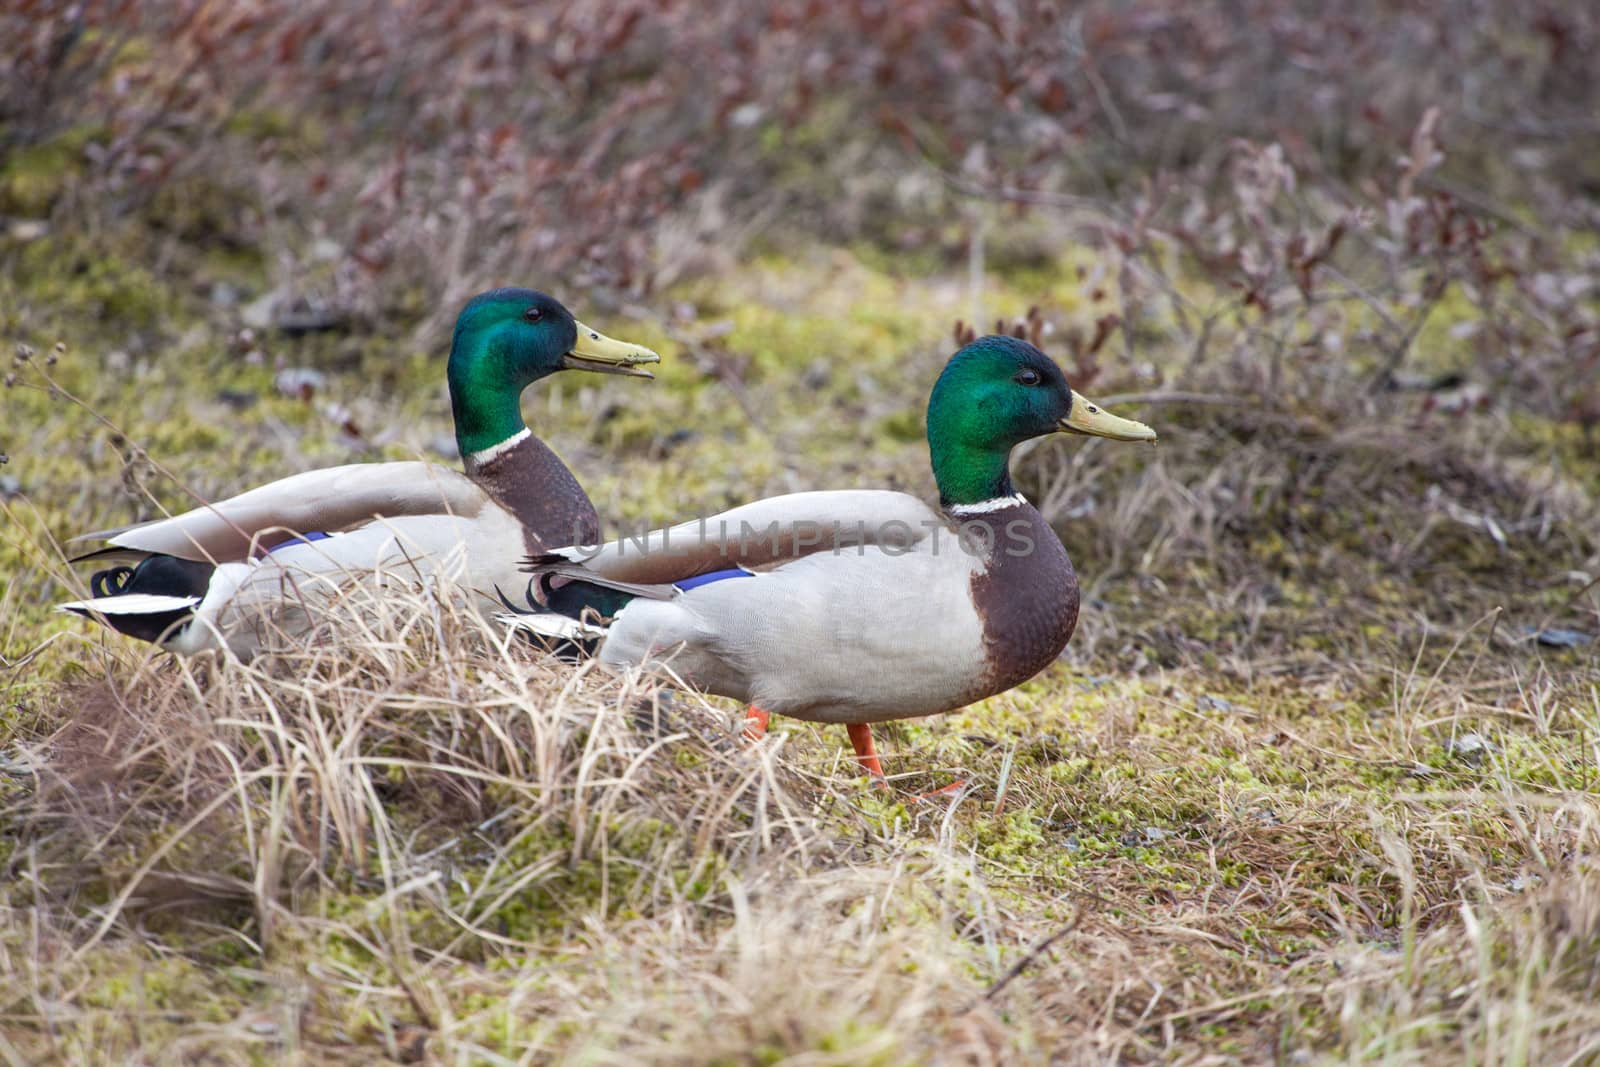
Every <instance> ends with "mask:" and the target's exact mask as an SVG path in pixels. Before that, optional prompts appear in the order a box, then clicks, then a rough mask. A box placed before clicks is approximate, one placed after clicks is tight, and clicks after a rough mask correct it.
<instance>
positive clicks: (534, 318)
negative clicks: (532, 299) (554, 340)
mask: <svg viewBox="0 0 1600 1067" xmlns="http://www.w3.org/2000/svg"><path fill="white" fill-rule="evenodd" d="M522 317H523V318H525V319H527V320H528V321H529V322H538V321H539V320H540V319H542V318H544V308H537V307H532V308H529V309H528V310H527V311H524V312H523V313H522Z"/></svg>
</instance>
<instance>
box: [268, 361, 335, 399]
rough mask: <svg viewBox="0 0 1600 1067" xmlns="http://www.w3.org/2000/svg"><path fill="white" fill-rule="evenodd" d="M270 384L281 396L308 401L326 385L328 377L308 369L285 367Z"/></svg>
mask: <svg viewBox="0 0 1600 1067" xmlns="http://www.w3.org/2000/svg"><path fill="white" fill-rule="evenodd" d="M272 384H273V386H274V387H275V388H276V389H277V390H278V393H279V394H280V395H282V396H292V397H298V398H299V399H301V400H310V399H311V398H312V397H313V396H316V395H317V393H318V392H319V391H320V390H321V389H322V388H323V386H325V385H327V384H328V376H327V375H326V374H323V373H322V372H321V371H319V370H313V369H312V368H310V367H285V368H284V369H283V370H281V371H279V372H278V376H277V377H276V378H274V379H273V380H272Z"/></svg>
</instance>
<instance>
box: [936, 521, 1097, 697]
mask: <svg viewBox="0 0 1600 1067" xmlns="http://www.w3.org/2000/svg"><path fill="white" fill-rule="evenodd" d="M978 527H983V528H987V531H988V535H989V536H988V537H984V535H983V533H982V532H981V531H980V530H978V529H977V528H978ZM963 528H965V529H967V530H968V531H969V532H970V534H972V535H974V536H976V537H979V538H983V540H984V542H985V543H987V544H988V545H990V546H991V547H990V548H989V553H988V554H989V566H988V568H987V569H986V570H985V571H983V572H982V573H979V574H974V575H973V578H972V602H973V605H974V606H975V607H976V608H977V610H978V617H979V618H980V619H981V620H982V622H983V652H984V659H985V662H986V664H987V671H986V675H985V678H984V683H985V685H984V688H985V689H987V690H988V692H990V693H999V692H1002V691H1004V690H1006V689H1010V688H1011V687H1012V686H1014V685H1017V684H1019V683H1021V682H1025V681H1027V680H1028V679H1029V678H1032V677H1033V676H1034V675H1035V674H1038V673H1039V672H1040V671H1042V670H1043V669H1044V668H1045V667H1047V666H1049V664H1050V661H1051V660H1053V659H1055V658H1056V656H1058V655H1060V654H1061V650H1062V649H1063V648H1065V647H1067V641H1068V640H1069V639H1070V638H1071V637H1072V631H1073V629H1074V628H1075V627H1076V626H1077V624H1078V575H1077V573H1076V572H1075V571H1073V569H1072V561H1071V560H1070V559H1068V558H1067V550H1066V549H1065V548H1064V547H1062V544H1061V539H1060V538H1058V537H1057V536H1056V535H1055V531H1054V530H1052V529H1050V525H1049V524H1048V523H1046V522H1045V521H1044V517H1043V516H1041V515H1040V514H1039V512H1038V511H1037V510H1035V509H1034V507H1033V505H1032V504H1026V503H1019V504H1017V505H1015V506H1014V507H1009V508H1006V509H1004V510H1002V511H996V512H993V513H992V514H988V515H984V516H982V517H981V518H977V519H969V520H966V521H965V522H964V523H963Z"/></svg>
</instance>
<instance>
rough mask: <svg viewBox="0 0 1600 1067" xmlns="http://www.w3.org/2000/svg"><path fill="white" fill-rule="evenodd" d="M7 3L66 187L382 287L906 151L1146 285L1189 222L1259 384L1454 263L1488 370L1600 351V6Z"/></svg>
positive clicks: (480, 274) (822, 181) (464, 281)
mask: <svg viewBox="0 0 1600 1067" xmlns="http://www.w3.org/2000/svg"><path fill="white" fill-rule="evenodd" d="M0 35H3V36H4V38H5V39H6V40H7V41H9V42H12V46H11V47H8V48H7V49H6V50H5V53H4V54H3V55H0V87H3V90H4V94H5V96H4V100H3V101H0V152H3V153H4V155H5V160H4V164H3V165H4V166H7V167H11V166H13V165H14V163H15V161H16V160H17V159H18V158H19V157H20V156H22V155H25V154H26V153H28V152H30V151H36V150H37V149H38V148H39V146H44V145H52V144H61V143H68V144H70V145H72V146H73V149H74V151H81V153H82V157H83V158H82V160H81V162H82V164H83V165H84V168H85V169H84V171H83V173H84V175H85V177H84V178H83V180H82V184H81V185H79V186H76V187H69V188H68V189H67V190H66V191H61V190H57V189H55V188H54V187H52V190H51V191H52V194H53V195H54V199H53V200H52V201H49V202H48V203H46V205H45V206H47V207H52V208H53V209H54V210H55V211H57V212H63V211H65V212H71V213H78V214H82V213H93V214H97V215H104V216H107V217H113V218H114V217H116V216H119V215H125V214H127V213H130V212H135V211H144V212H154V213H155V214H156V215H157V216H159V215H160V214H161V213H163V212H165V213H167V214H169V215H171V216H172V218H171V219H169V220H168V223H167V224H168V225H169V226H170V227H171V228H173V229H176V230H178V231H180V232H181V233H183V234H184V235H185V236H186V237H189V238H193V239H198V240H218V241H223V242H230V243H235V244H239V245H243V246H259V245H261V244H262V243H263V241H262V234H263V232H265V231H267V230H268V229H271V228H277V229H278V230H280V231H281V230H284V229H285V228H287V229H288V230H289V231H290V236H291V239H289V240H280V241H277V242H276V244H278V245H279V246H282V247H287V248H289V249H291V254H292V255H301V256H303V255H306V254H307V253H305V252H304V251H303V249H304V248H307V247H310V246H311V245H312V244H313V243H315V244H318V245H319V246H320V248H321V258H322V259H323V260H327V259H329V258H333V259H335V260H336V268H337V277H338V278H339V280H340V285H341V286H342V290H343V293H344V295H343V299H345V300H347V301H349V302H351V303H353V304H355V305H362V304H365V305H366V306H367V308H368V309H369V310H372V309H376V308H378V307H393V306H397V305H399V306H410V307H414V308H427V307H432V306H437V305H438V304H440V303H448V302H450V301H451V300H453V299H456V298H458V297H459V296H461V295H462V294H463V293H464V292H465V291H466V290H469V289H471V288H473V287H474V286H476V285H478V284H481V283H482V282H484V281H485V280H489V279H501V280H503V279H506V278H535V279H536V278H549V277H552V276H559V277H560V278H561V282H562V284H561V286H560V288H563V289H572V288H582V289H588V290H594V289H601V290H611V291H616V292H621V293H632V294H639V293H645V292H648V291H649V290H650V289H651V288H652V286H653V285H654V284H655V283H656V281H657V280H658V277H660V274H659V271H660V259H661V255H660V247H659V244H660V235H661V232H662V227H661V225H660V223H661V222H662V220H663V219H664V218H666V217H667V216H668V215H669V214H670V213H672V212H674V211H676V210H678V209H680V208H682V207H683V206H684V205H685V204H687V203H691V202H693V203H696V204H698V205H699V209H700V211H701V213H702V214H707V212H708V211H709V216H708V217H709V221H707V222H705V223H704V224H703V225H700V226H699V227H698V229H696V230H695V233H696V235H697V239H698V240H699V241H700V242H701V243H702V244H705V243H712V244H714V243H715V242H716V240H718V238H719V236H720V234H721V233H722V232H725V231H727V230H728V229H729V228H730V227H731V226H733V224H736V223H739V222H741V221H744V220H748V219H751V218H755V217H758V216H760V217H772V216H774V215H776V216H779V217H782V218H784V219H786V220H788V221H789V223H790V224H799V223H800V221H801V220H805V221H804V224H805V225H809V226H812V227H814V228H817V229H820V230H822V231H824V232H828V233H830V235H835V236H837V235H839V234H840V232H841V231H844V232H845V233H846V234H848V232H849V231H851V230H860V229H863V228H866V229H871V230H873V233H872V234H871V236H877V237H883V236H889V237H891V241H890V242H889V243H891V244H893V243H894V240H893V238H895V235H894V234H893V233H892V232H886V231H892V230H893V225H892V220H893V219H894V218H898V217H899V216H900V215H904V214H906V213H908V212H909V211H910V210H911V209H910V208H907V206H906V205H905V204H904V203H903V202H893V192H892V191H893V188H894V182H895V180H896V178H897V177H899V176H901V175H903V174H904V173H905V171H906V168H907V165H908V164H911V165H914V166H916V167H918V168H921V170H922V172H923V173H924V174H925V175H926V176H928V177H930V178H931V179H932V185H933V187H934V192H933V193H932V194H931V195H930V196H925V197H923V198H922V200H920V201H919V202H918V206H917V208H916V210H920V211H922V212H923V213H924V214H931V215H934V216H937V215H938V214H939V213H941V212H943V211H947V210H950V208H951V206H952V205H953V204H954V203H956V202H957V201H959V200H960V199H962V198H972V197H977V198H980V199H983V200H992V201H998V202H1002V203H1009V204H1012V205H1015V207H1016V209H1017V210H1019V211H1024V210H1035V211H1037V210H1056V209H1061V210H1064V211H1067V212H1076V213H1078V214H1080V215H1082V216H1083V217H1084V219H1085V222H1086V224H1085V225H1084V226H1083V227H1082V229H1081V230H1080V232H1081V233H1082V234H1083V237H1084V239H1085V240H1091V241H1094V242H1097V243H1099V244H1101V245H1102V246H1104V247H1107V248H1111V249H1114V250H1115V253H1116V254H1117V255H1118V256H1120V257H1121V262H1122V272H1123V276H1124V277H1123V281H1124V283H1129V282H1132V281H1136V280H1137V279H1138V278H1140V277H1142V278H1144V279H1145V281H1146V282H1147V283H1149V288H1150V289H1151V291H1152V292H1153V293H1159V291H1160V290H1161V289H1162V288H1163V286H1166V287H1167V288H1170V282H1167V281H1164V279H1166V278H1167V277H1168V275H1171V274H1173V273H1174V269H1173V268H1174V263H1173V261H1172V260H1171V259H1170V257H1169V251H1170V250H1171V249H1173V248H1177V249H1180V250H1181V251H1182V254H1183V260H1182V263H1181V266H1182V267H1183V268H1184V270H1185V272H1186V274H1187V276H1189V277H1195V276H1199V277H1203V278H1209V279H1211V280H1213V281H1214V282H1215V283H1216V284H1217V285H1218V286H1219V287H1221V288H1223V289H1225V290H1227V291H1231V292H1232V293H1234V294H1235V296H1236V298H1237V304H1236V305H1235V306H1234V307H1233V308H1232V309H1231V310H1233V311H1237V312H1238V313H1239V314H1240V315H1241V316H1244V318H1245V320H1246V321H1247V322H1248V323H1249V324H1250V329H1251V330H1254V331H1257V332H1258V333H1259V331H1261V330H1265V331H1266V332H1267V334H1268V335H1269V336H1268V339H1267V340H1266V342H1264V344H1263V346H1262V347H1261V351H1260V352H1258V353H1257V354H1258V355H1259V354H1261V352H1269V351H1270V355H1271V358H1270V359H1268V360H1265V361H1262V360H1258V361H1257V363H1258V364H1259V365H1260V366H1266V367H1269V370H1268V371H1267V372H1266V376H1267V378H1269V379H1270V381H1268V382H1264V383H1263V384H1264V385H1270V384H1271V382H1272V381H1276V380H1277V378H1278V376H1279V363H1280V362H1281V360H1282V359H1283V358H1285V357H1284V352H1285V351H1289V350H1292V349H1293V348H1294V347H1295V346H1302V347H1303V346H1304V345H1305V344H1306V343H1307V342H1306V334H1307V332H1308V330H1309V332H1312V333H1315V332H1316V331H1315V326H1314V324H1313V325H1312V326H1311V327H1305V326H1304V321H1303V320H1304V317H1305V313H1306V312H1307V310H1308V309H1310V308H1312V307H1313V306H1315V305H1316V304H1317V303H1318V302H1319V301H1322V300H1333V301H1339V300H1349V299H1355V300H1360V301H1363V302H1365V303H1366V304H1367V305H1368V306H1369V307H1370V308H1371V309H1372V311H1373V313H1374V314H1375V315H1377V316H1378V318H1379V319H1380V320H1381V321H1382V326H1381V327H1380V328H1378V329H1377V331H1376V335H1375V336H1374V337H1373V338H1372V340H1373V341H1374V342H1375V347H1376V349H1377V350H1378V351H1379V352H1381V353H1382V354H1383V355H1382V357H1381V359H1380V362H1379V366H1378V367H1377V368H1376V369H1375V375H1374V379H1373V380H1374V382H1376V383H1379V384H1382V383H1384V382H1387V381H1389V380H1390V379H1391V378H1392V376H1393V375H1394V373H1395V371H1396V370H1398V369H1399V367H1400V364H1401V362H1402V360H1403V359H1404V356H1405V354H1406V352H1407V349H1408V348H1409V346H1410V343H1411V341H1412V340H1413V339H1414V337H1415V335H1416V332H1417V330H1418V329H1420V327H1421V324H1422V323H1423V322H1424V321H1425V320H1426V316H1427V312H1428V310H1429V309H1431V308H1432V307H1433V306H1434V304H1436V303H1437V302H1438V301H1439V300H1440V299H1441V298H1442V297H1443V296H1444V295H1445V293H1446V291H1447V289H1448V288H1449V287H1450V286H1451V285H1452V284H1459V285H1462V286H1464V287H1466V290H1465V292H1466V295H1467V297H1468V300H1469V302H1470V303H1471V304H1472V305H1473V306H1474V307H1477V308H1480V309H1491V310H1493V311H1494V312H1495V313H1494V314H1485V315H1484V316H1483V318H1484V323H1485V325H1483V327H1482V328H1476V327H1475V328H1474V332H1472V333H1471V338H1472V343H1473V344H1475V345H1477V346H1478V347H1479V348H1480V350H1481V353H1482V356H1483V358H1484V360H1486V361H1487V362H1488V363H1489V364H1490V365H1492V369H1493V376H1494V378H1495V380H1496V382H1497V383H1498V384H1501V385H1508V386H1516V387H1519V388H1526V387H1528V386H1529V385H1530V383H1532V384H1535V385H1536V384H1537V383H1538V382H1539V381H1542V380H1543V378H1544V377H1547V376H1548V375H1547V370H1548V368H1547V367H1546V364H1547V363H1548V361H1550V360H1555V359H1560V360H1563V361H1565V362H1566V363H1567V365H1569V366H1572V367H1578V368H1587V369H1588V370H1589V371H1594V370H1597V369H1600V332H1597V329H1596V325H1595V317H1594V313H1593V309H1592V303H1593V301H1592V299H1591V297H1590V295H1589V290H1588V288H1587V286H1586V285H1585V284H1584V282H1583V280H1582V279H1583V278H1584V277H1585V276H1587V275H1586V272H1588V270H1589V268H1590V267H1591V266H1592V265H1593V264H1592V263H1590V262H1589V261H1588V260H1584V259H1581V258H1578V259H1574V257H1573V255H1572V254H1571V253H1572V248H1571V247H1570V245H1571V242H1570V240H1569V238H1568V236H1567V231H1569V230H1578V231H1582V230H1588V231H1589V232H1591V233H1592V232H1593V231H1594V229H1595V228H1596V227H1597V216H1600V212H1597V211H1596V208H1595V205H1594V193H1595V190H1596V189H1597V188H1600V156H1596V154H1595V153H1593V152H1592V151H1591V150H1590V149H1589V148H1588V147H1587V146H1588V145H1589V144H1591V143H1592V139H1593V135H1594V134H1596V133H1600V76H1597V74H1596V69H1595V65H1594V64H1593V63H1592V62H1588V61H1586V59H1585V57H1586V56H1591V55H1592V54H1593V52H1594V50H1595V48H1596V46H1597V45H1600V9H1597V8H1595V7H1594V6H1593V5H1573V4H1562V3H1558V2H1554V0H1545V2H1540V3H1531V4H1526V5H1507V4H1495V3H1490V2H1486V0H1413V2H1408V3H1394V2H1390V0H1356V2H1354V3H1351V4H1346V5H1337V6H1333V7H1330V6H1327V5H1321V4H1312V3H1299V2H1273V0H1253V2H1240V0H1234V2H1222V0H1210V2H1177V0H1138V2H1133V3H1114V2H1111V0H1101V2H1082V3H1069V4H1056V3H1049V2H1045V0H1009V2H1006V0H965V2H961V3H945V2H940V0H897V2H887V0H846V2H823V0H772V2H768V3H763V4H747V3H742V2H738V0H696V2H690V0H617V2H600V0H587V2H582V0H580V2H577V3H552V2H545V0H535V2H528V3H519V4H510V5H462V4H457V3H454V2H449V0H407V2H398V3H395V2H388V0H252V2H244V3H236V4H208V3H202V2H199V0H165V2H161V0H156V2H149V3H136V2H131V0H128V2H114V0H106V2H86V3H69V2H65V0H21V2H17V0H13V2H12V3H10V4H8V5H6V7H5V8H4V10H3V11H0ZM64 139H66V140H65V141H64ZM1445 145H1448V146H1449V148H1448V151H1444V150H1443V146H1445ZM174 190H176V192H175V191H174ZM74 193H75V195H74ZM163 197H165V199H163ZM884 198H888V201H887V202H890V205H891V206H890V208H889V209H887V210H885V209H883V208H882V205H883V203H884V202H886V201H885V200H884ZM864 202H866V204H867V206H865V207H864V206H863V203H864ZM208 204H209V205H210V206H209V207H207V206H205V205H208ZM707 205H710V207H711V208H714V210H711V209H708V207H707ZM24 206H26V205H24ZM33 206H38V204H37V202H35V203H34V205H33ZM12 207H13V208H16V207H17V205H16V204H13V205H12ZM886 217H887V218H889V219H890V220H891V221H890V222H886V221H885V219H886ZM1529 219H1532V220H1534V221H1533V222H1529V221H1528V220H1529ZM1497 231H1499V234H1497ZM1501 235H1503V236H1501ZM1491 238H1494V239H1493V241H1492V243H1491ZM915 239H916V238H915V235H913V236H912V237H909V238H905V240H915ZM330 248H331V249H333V250H334V251H332V252H331V253H330V252H329V249H330ZM1591 258H1592V255H1591ZM282 269H285V268H282V267H281V266H280V270H282ZM1197 272H1198V273H1197ZM678 273H681V272H676V273H675V272H673V271H668V275H669V276H676V274H678ZM1330 281H1336V282H1337V283H1338V284H1337V285H1336V286H1335V289H1336V290H1337V291H1336V293H1335V294H1334V295H1332V296H1330V295H1329V284H1330ZM1125 288H1126V289H1128V290H1129V291H1132V292H1134V293H1135V295H1137V289H1138V287H1137V286H1136V285H1127V284H1125ZM1170 295H1171V294H1170V293H1169V296H1170ZM1508 296H1511V297H1515V299H1508ZM1172 303H1173V311H1174V314H1175V315H1176V316H1177V317H1178V318H1179V319H1180V321H1185V316H1186V314H1188V313H1189V312H1192V311H1193V309H1192V308H1190V309H1188V311H1186V310H1185V308H1184V306H1183V304H1182V302H1181V301H1178V300H1176V299H1174V300H1173V301H1172ZM1286 307H1288V308H1290V309H1291V310H1290V311H1289V312H1287V313H1286V312H1285V308H1286ZM1396 308H1401V309H1408V310H1409V311H1410V312H1413V313H1412V314H1408V315H1398V314H1396V310H1395V309H1396ZM1508 308H1510V309H1512V310H1510V311H1506V313H1504V314H1501V313H1500V312H1501V311H1505V310H1506V309H1508ZM1128 310H1131V311H1133V312H1134V313H1137V311H1138V308H1137V307H1135V308H1132V309H1125V313H1124V315H1123V318H1124V320H1128V321H1124V323H1123V326H1124V328H1125V329H1133V328H1134V327H1135V326H1136V323H1135V322H1134V321H1132V319H1131V317H1130V316H1129V315H1128V314H1127V313H1126V312H1127V311H1128ZM1203 325H1204V324H1202V323H1186V331H1187V333H1188V339H1189V341H1190V343H1191V344H1194V345H1196V347H1197V348H1204V340H1205V335H1204V334H1203V333H1202V326H1203ZM1278 327H1281V328H1278ZM1534 350H1537V351H1538V352H1539V353H1540V357H1539V358H1538V359H1537V360H1535V362H1537V363H1538V364H1539V366H1538V368H1537V370H1536V371H1535V372H1529V371H1528V369H1527V367H1526V366H1524V365H1523V364H1525V363H1527V360H1525V359H1523V356H1524V355H1526V354H1527V353H1529V352H1533V351H1534ZM1291 355H1292V352H1291ZM1258 369H1259V368H1258ZM1548 399H1549V402H1550V403H1554V402H1555V400H1556V398H1555V397H1553V396H1552V397H1550V398H1548Z"/></svg>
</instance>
